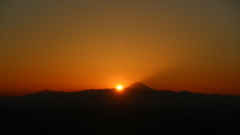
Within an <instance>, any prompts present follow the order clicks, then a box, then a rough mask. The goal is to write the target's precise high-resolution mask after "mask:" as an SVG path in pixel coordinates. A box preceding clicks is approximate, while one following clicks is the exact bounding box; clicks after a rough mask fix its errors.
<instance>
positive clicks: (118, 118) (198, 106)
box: [0, 82, 240, 135]
mask: <svg viewBox="0 0 240 135" xmlns="http://www.w3.org/2000/svg"><path fill="white" fill-rule="evenodd" d="M0 108H1V111H0V134H4V135H5V134H9V135H10V134H37V135H39V134H40V135H43V134H44V135H46V134H51V135H52V134H58V135H59V134H60V135H61V134H99V135H100V134H136V135H140V134H155V133H158V134H163V135H175V134H178V135H193V134H196V135H212V134H216V135H217V134H219V135H220V134H221V135H225V134H226V135H230V134H234V135H235V134H239V127H240V124H239V121H240V116H239V114H240V98H239V97H236V96H231V95H218V94H214V95H204V94H198V93H192V92H188V91H181V92H174V91H170V90H162V91H156V90H154V89H152V88H150V87H148V86H146V85H144V84H143V83H140V82H137V83H133V84H132V85H130V86H128V87H126V88H124V90H123V91H122V92H118V91H116V89H96V90H94V89H92V90H84V91H78V92H63V91H59V92H57V91H51V90H44V91H41V92H37V93H34V94H30V95H26V96H19V97H5V98H0Z"/></svg>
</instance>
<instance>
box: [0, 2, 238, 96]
mask: <svg viewBox="0 0 240 135" xmlns="http://www.w3.org/2000/svg"><path fill="white" fill-rule="evenodd" d="M239 13H240V2H239V1H238V0H1V2H0V62H1V63H0V95H23V94H28V93H34V92H37V91H41V90H44V89H51V90H57V91H58V90H59V91H60V90H63V91H77V90H83V89H92V88H95V89H98V88H113V87H115V86H116V85H119V84H121V85H123V86H127V85H130V84H131V83H133V82H143V83H145V84H146V85H148V86H149V87H152V88H154V89H157V90H166V89H168V90H174V91H181V90H188V91H191V92H198V93H205V94H212V93H219V94H234V95H240V25H239V24H240V14H239Z"/></svg>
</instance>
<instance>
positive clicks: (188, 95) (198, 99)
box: [0, 82, 240, 106]
mask: <svg viewBox="0 0 240 135" xmlns="http://www.w3.org/2000/svg"><path fill="white" fill-rule="evenodd" d="M4 100H5V103H7V102H9V103H14V101H16V104H20V103H24V104H39V103H43V102H45V103H51V104H53V103H54V104H61V103H64V104H71V103H73V104H79V105H97V106H101V105H103V104H104V103H107V102H111V103H112V104H114V103H115V104H116V105H125V106H131V105H138V106H141V105H144V106H147V105H149V106H152V105H154V106H158V105H161V106H163V105H188V106H196V105H225V106H226V105H231V106H232V105H240V98H239V97H237V96H231V95H218V94H213V95H204V94H198V93H192V92H189V91H181V92H174V91H170V90H162V91H156V90H154V89H152V88H150V87H148V86H146V85H144V84H143V83H141V82H136V83H133V84H131V85H130V86H128V87H126V88H124V90H123V91H122V92H121V93H119V92H117V91H116V90H115V89H92V90H84V91H78V92H63V91H60V92H58V91H51V90H44V91H40V92H37V93H34V94H30V95H26V96H20V97H9V98H4ZM0 101H1V100H0ZM120 101H121V102H120Z"/></svg>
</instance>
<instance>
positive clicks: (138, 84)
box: [127, 82, 153, 90]
mask: <svg viewBox="0 0 240 135" xmlns="http://www.w3.org/2000/svg"><path fill="white" fill-rule="evenodd" d="M127 88H128V89H138V90H153V89H152V88H149V87H148V86H146V85H145V84H143V83H141V82H135V83H133V84H131V85H129V86H128V87H127Z"/></svg>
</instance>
